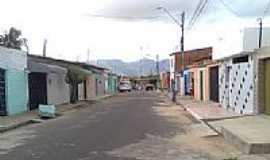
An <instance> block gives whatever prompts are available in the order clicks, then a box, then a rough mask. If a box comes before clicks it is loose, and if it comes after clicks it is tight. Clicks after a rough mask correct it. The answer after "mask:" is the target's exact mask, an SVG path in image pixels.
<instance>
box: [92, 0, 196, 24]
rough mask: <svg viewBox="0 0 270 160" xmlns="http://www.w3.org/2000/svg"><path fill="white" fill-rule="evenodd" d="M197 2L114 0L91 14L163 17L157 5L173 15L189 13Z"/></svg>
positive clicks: (117, 16)
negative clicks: (183, 12)
mask: <svg viewBox="0 0 270 160" xmlns="http://www.w3.org/2000/svg"><path fill="white" fill-rule="evenodd" d="M198 2H199V0H191V1H184V0H169V1H165V0H163V1H161V0H147V1H146V0H115V1H113V3H111V4H110V5H108V6H105V8H103V9H102V10H100V11H98V12H97V13H95V14H92V15H94V16H104V17H108V18H120V19H130V20H140V19H141V20H156V19H165V18H167V16H166V15H165V14H164V13H162V12H161V11H159V10H157V7H159V6H163V7H165V8H167V9H168V10H170V12H172V14H173V15H179V14H180V13H181V12H182V11H186V12H187V15H191V14H192V12H193V10H194V9H195V7H196V5H197V3H198Z"/></svg>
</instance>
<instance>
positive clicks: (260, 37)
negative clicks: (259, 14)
mask: <svg viewBox="0 0 270 160" xmlns="http://www.w3.org/2000/svg"><path fill="white" fill-rule="evenodd" d="M258 21H259V25H260V31H259V48H261V47H262V36H263V35H262V34H263V27H262V25H263V24H262V18H259V19H258Z"/></svg>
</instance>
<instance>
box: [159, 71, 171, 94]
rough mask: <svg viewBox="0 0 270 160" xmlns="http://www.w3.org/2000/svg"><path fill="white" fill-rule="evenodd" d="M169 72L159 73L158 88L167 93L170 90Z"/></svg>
mask: <svg viewBox="0 0 270 160" xmlns="http://www.w3.org/2000/svg"><path fill="white" fill-rule="evenodd" d="M170 79H171V78H170V72H162V73H160V88H161V89H162V90H167V91H169V89H170Z"/></svg>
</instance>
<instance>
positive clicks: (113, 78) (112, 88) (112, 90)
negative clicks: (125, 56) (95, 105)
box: [108, 74, 117, 94]
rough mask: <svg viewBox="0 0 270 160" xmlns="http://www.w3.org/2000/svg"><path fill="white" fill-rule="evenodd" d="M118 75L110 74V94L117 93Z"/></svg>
mask: <svg viewBox="0 0 270 160" xmlns="http://www.w3.org/2000/svg"><path fill="white" fill-rule="evenodd" d="M116 84H117V76H115V75H112V74H109V75H108V94H115V93H116V90H117V88H116V87H117V86H116Z"/></svg>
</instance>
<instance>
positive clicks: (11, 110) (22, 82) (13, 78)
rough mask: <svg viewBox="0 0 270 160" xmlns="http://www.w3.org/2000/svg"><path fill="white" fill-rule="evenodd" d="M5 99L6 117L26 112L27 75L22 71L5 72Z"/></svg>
mask: <svg viewBox="0 0 270 160" xmlns="http://www.w3.org/2000/svg"><path fill="white" fill-rule="evenodd" d="M6 99H7V101H6V102H7V111H8V115H13V114H18V113H22V112H26V111H27V110H28V109H27V103H28V75H27V73H25V72H23V71H17V70H7V71H6Z"/></svg>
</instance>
